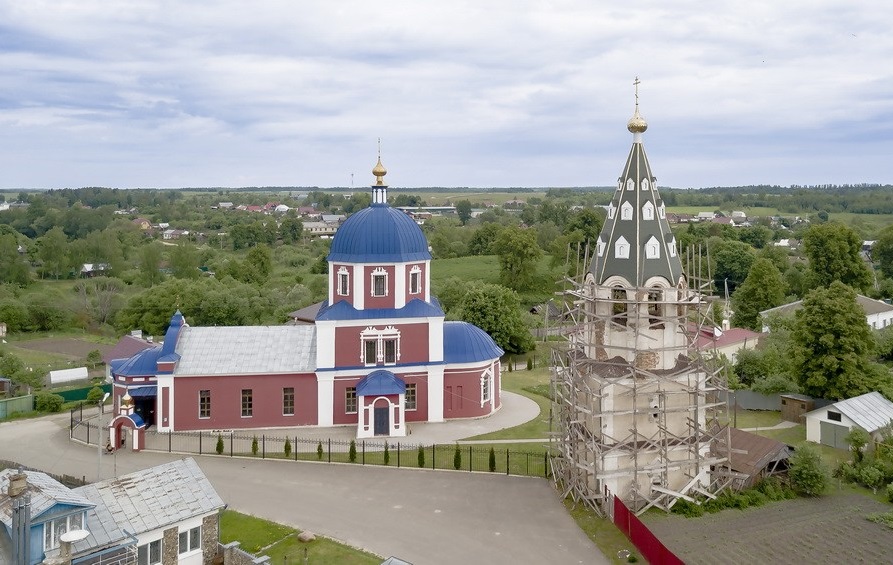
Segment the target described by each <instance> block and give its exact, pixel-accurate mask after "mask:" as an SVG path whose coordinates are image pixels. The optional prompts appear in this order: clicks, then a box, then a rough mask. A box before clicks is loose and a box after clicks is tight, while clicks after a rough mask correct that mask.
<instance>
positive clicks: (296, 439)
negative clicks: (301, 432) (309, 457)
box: [295, 436, 298, 461]
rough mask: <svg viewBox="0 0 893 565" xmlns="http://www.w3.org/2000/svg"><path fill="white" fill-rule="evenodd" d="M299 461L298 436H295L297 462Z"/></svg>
mask: <svg viewBox="0 0 893 565" xmlns="http://www.w3.org/2000/svg"><path fill="white" fill-rule="evenodd" d="M297 460H298V436H295V461H297Z"/></svg>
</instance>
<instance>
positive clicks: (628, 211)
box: [620, 202, 633, 220]
mask: <svg viewBox="0 0 893 565" xmlns="http://www.w3.org/2000/svg"><path fill="white" fill-rule="evenodd" d="M620 219H621V220H632V219H633V205H632V204H630V203H629V202H624V203H623V204H622V205H621V206H620Z"/></svg>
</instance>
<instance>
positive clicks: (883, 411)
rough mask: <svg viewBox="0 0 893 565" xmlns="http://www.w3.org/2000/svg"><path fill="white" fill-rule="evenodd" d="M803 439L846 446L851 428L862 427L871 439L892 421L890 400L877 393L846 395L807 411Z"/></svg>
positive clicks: (877, 438) (892, 413) (892, 404)
mask: <svg viewBox="0 0 893 565" xmlns="http://www.w3.org/2000/svg"><path fill="white" fill-rule="evenodd" d="M805 418H806V441H811V442H814V443H820V444H822V445H828V446H830V447H836V448H838V449H849V445H848V444H847V442H846V440H845V438H846V435H847V434H848V433H850V430H851V429H853V428H854V427H858V428H862V429H863V430H865V431H866V432H868V434H869V435H871V437H872V438H873V439H874V440H879V439H881V438H880V434H879V433H878V432H879V430H880V429H881V428H883V427H885V426H887V425H889V424H890V423H891V422H893V402H890V401H889V400H887V399H886V398H884V397H883V395H881V393H879V392H869V393H867V394H863V395H862V396H856V397H854V398H848V399H847V400H841V401H839V402H835V403H834V404H830V405H828V406H825V407H823V408H817V409H816V410H813V411H812V412H807V413H806V415H805Z"/></svg>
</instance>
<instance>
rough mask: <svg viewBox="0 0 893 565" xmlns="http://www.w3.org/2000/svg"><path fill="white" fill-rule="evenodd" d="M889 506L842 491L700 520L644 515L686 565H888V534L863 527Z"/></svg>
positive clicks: (891, 547)
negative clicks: (871, 516) (869, 517)
mask: <svg viewBox="0 0 893 565" xmlns="http://www.w3.org/2000/svg"><path fill="white" fill-rule="evenodd" d="M889 510H890V505H889V504H884V503H881V502H878V501H877V500H875V499H873V498H871V497H870V496H867V495H864V494H858V493H853V492H852V491H849V490H846V491H843V492H841V493H837V494H833V495H828V496H825V497H822V498H812V499H810V498H800V499H796V500H790V501H786V502H784V503H774V504H769V505H767V506H763V507H760V508H753V509H749V510H743V511H742V510H725V511H723V512H720V513H717V514H706V515H705V516H703V517H701V518H684V517H682V516H675V515H663V514H657V513H655V514H646V516H645V517H644V521H645V523H646V524H647V525H648V527H649V528H651V530H652V531H653V532H654V534H655V535H656V536H657V537H658V538H660V540H661V541H662V542H663V543H664V544H665V545H666V546H667V547H668V548H670V549H671V550H672V551H674V552H675V553H676V554H677V555H678V556H679V557H680V558H681V559H682V560H683V561H685V562H686V563H689V564H692V565H694V564H697V563H709V564H722V563H728V564H730V565H731V564H737V563H775V562H779V561H787V562H797V563H889V560H890V554H891V551H893V532H891V531H890V529H889V528H887V527H886V526H882V525H880V524H875V523H872V522H869V521H868V520H866V519H865V516H866V515H868V514H872V513H876V512H887V511H889Z"/></svg>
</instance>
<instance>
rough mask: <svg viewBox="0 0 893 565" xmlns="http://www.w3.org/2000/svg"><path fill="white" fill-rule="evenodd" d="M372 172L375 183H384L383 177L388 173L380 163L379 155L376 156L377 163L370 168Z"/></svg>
mask: <svg viewBox="0 0 893 565" xmlns="http://www.w3.org/2000/svg"><path fill="white" fill-rule="evenodd" d="M372 174H373V175H375V181H376V184H378V185H381V184H384V178H383V177H384V176H385V175H386V174H388V170H387V169H385V168H384V165H382V164H381V157H379V158H378V163H376V164H375V168H373V169H372Z"/></svg>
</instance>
